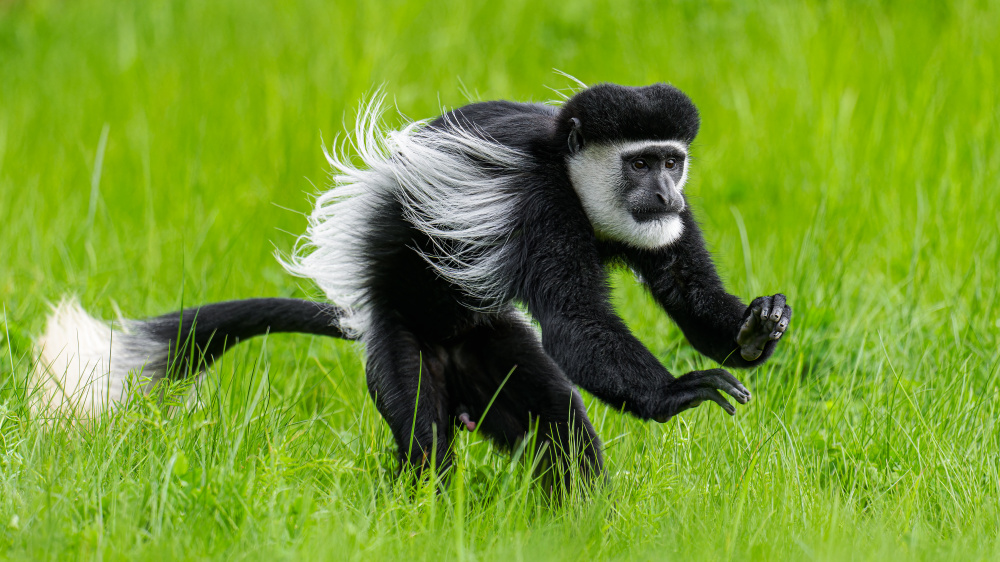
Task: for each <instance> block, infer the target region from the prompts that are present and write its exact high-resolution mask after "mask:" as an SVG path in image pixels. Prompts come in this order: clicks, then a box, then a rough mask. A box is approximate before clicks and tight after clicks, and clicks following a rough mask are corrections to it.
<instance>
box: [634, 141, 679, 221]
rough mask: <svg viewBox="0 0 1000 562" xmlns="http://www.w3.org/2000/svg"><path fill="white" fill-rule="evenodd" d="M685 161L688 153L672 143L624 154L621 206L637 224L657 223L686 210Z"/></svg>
mask: <svg viewBox="0 0 1000 562" xmlns="http://www.w3.org/2000/svg"><path fill="white" fill-rule="evenodd" d="M686 160H687V152H686V151H684V150H682V148H681V147H680V146H675V145H673V144H651V145H645V146H641V147H637V149H636V150H635V151H623V152H622V153H621V170H622V179H623V181H622V204H623V205H624V206H625V208H626V209H627V210H628V212H629V213H630V214H631V215H632V218H633V219H635V220H636V222H649V221H658V220H662V219H665V218H667V217H669V216H670V215H671V214H677V213H680V212H681V211H683V210H684V196H683V195H682V194H681V187H682V186H683V185H684V180H685V174H684V170H685V167H686V166H685V164H687V162H686Z"/></svg>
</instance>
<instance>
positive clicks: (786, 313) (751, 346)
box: [736, 293, 792, 361]
mask: <svg viewBox="0 0 1000 562" xmlns="http://www.w3.org/2000/svg"><path fill="white" fill-rule="evenodd" d="M791 321H792V307H790V306H788V305H787V304H785V295H782V294H781V293H778V294H777V295H774V296H773V297H757V298H755V299H754V300H753V302H752V303H750V306H748V307H747V311H746V314H745V315H744V320H743V325H742V326H741V327H740V331H739V333H737V334H736V343H737V344H738V345H739V346H740V355H742V356H743V359H746V360H747V361H753V360H754V359H757V358H758V357H760V354H761V353H763V352H764V346H765V345H767V343H768V342H770V341H776V340H779V339H781V336H782V335H784V334H785V330H787V329H788V323H789V322H791Z"/></svg>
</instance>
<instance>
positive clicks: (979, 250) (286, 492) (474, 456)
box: [0, 0, 1000, 561]
mask: <svg viewBox="0 0 1000 562" xmlns="http://www.w3.org/2000/svg"><path fill="white" fill-rule="evenodd" d="M376 4H377V5H376ZM998 21H1000V4H998V3H997V2H995V1H984V2H968V3H960V4H954V5H946V4H940V3H928V4H921V3H916V2H895V3H885V4H882V5H875V4H873V3H861V2H857V3H853V2H843V1H840V0H834V1H831V2H822V3H814V4H810V5H805V4H800V3H796V2H789V3H780V2H779V3H763V2H761V3H757V2H745V3H744V2H741V3H738V4H729V3H726V2H711V3H702V2H681V3H677V4H669V5H668V4H662V5H661V4H655V3H650V2H643V1H637V2H599V1H595V2H588V1H580V2H561V3H553V5H551V6H548V5H545V4H544V3H541V2H531V3H529V2H524V1H515V2H511V3H508V4H507V5H506V6H504V7H500V5H499V3H485V2H378V3H376V2H364V3H358V5H356V6H352V5H348V3H346V2H342V3H324V2H318V1H308V0H307V1H305V2H302V3H300V4H299V5H297V6H295V7H294V8H293V7H290V6H289V4H288V3H279V2H273V3H270V2H236V1H233V0H220V1H217V2H205V3H200V2H174V3H167V2H160V1H156V0H151V1H148V2H113V1H97V0H83V1H79V2H62V1H56V0H51V1H43V0H39V1H25V2H18V1H14V2H13V3H11V2H0V227H2V233H3V234H2V236H0V299H2V307H3V315H4V323H3V325H2V330H0V334H2V335H0V339H2V341H4V344H2V345H0V351H2V355H3V360H2V361H0V548H2V550H0V552H3V554H2V555H0V556H6V557H10V558H30V559H52V560H56V559H58V560H63V559H74V558H83V559H90V558H95V559H126V558H127V559H131V558H134V557H139V558H153V559H174V558H207V557H220V558H221V557H225V558H227V559H233V558H235V559H265V560H270V559H274V558H288V559H299V558H300V557H306V558H310V559H311V558H330V559H338V560H339V559H358V560H376V559H387V558H388V559H392V558H395V559H406V560H409V559H429V560H441V559H466V560H472V559H476V560H505V561H506V560H521V559H542V558H552V559H565V560H579V559H605V558H618V559H640V560H642V559H681V560H685V559H692V558H694V559H710V560H714V559H730V558H731V559H743V560H746V559H760V560H771V559H775V558H792V559H814V558H815V559H839V558H850V559H858V560H890V559H899V558H906V559H924V560H940V559H948V558H951V559H958V560H969V559H997V558H1000V539H998V520H1000V499H998V498H1000V453H998V451H1000V428H998V426H997V417H998V413H1000V394H998V374H1000V372H998V371H1000V367H998V361H1000V358H998V352H997V350H998V349H1000V336H998V334H1000V304H998V292H1000V291H998V288H997V285H998V282H1000V279H998V263H1000V243H998V230H1000V229H998V216H1000V197H998V196H997V187H998V180H1000V144H998V140H997V139H998V135H997V131H998V130H1000V112H998V109H997V108H998V105H997V92H998V91H1000V62H998V60H1000V59H998V58H997V56H996V53H998V52H1000V32H998V26H997V22H998ZM553 68H558V69H561V70H564V71H566V72H568V73H570V74H573V75H575V76H577V77H579V78H580V79H582V80H584V81H586V82H588V83H593V82H598V81H614V82H621V83H627V84H645V83H649V82H653V81H658V80H665V81H670V82H672V83H673V84H675V85H677V86H679V87H681V88H682V89H684V90H685V91H686V92H688V93H689V94H690V95H691V96H692V98H693V99H694V100H695V102H696V103H697V104H698V106H699V108H700V109H701V112H702V118H703V127H702V132H701V134H700V136H699V137H698V139H697V142H696V146H695V149H694V150H695V156H696V158H697V160H696V162H695V168H694V175H693V179H692V182H691V183H689V188H688V192H689V194H691V195H692V201H693V202H694V204H695V205H696V207H697V209H698V214H699V216H700V218H701V220H702V222H703V224H704V228H705V231H706V235H707V238H708V240H709V243H710V245H711V247H712V248H713V250H714V251H715V255H716V258H717V264H718V266H719V269H720V271H721V273H722V274H723V276H724V277H725V278H726V279H727V283H728V287H729V289H730V290H731V291H733V292H735V293H737V294H739V295H741V296H742V297H744V298H745V299H749V298H751V297H753V296H756V295H758V294H765V293H767V294H770V293H772V292H776V291H783V292H785V293H786V294H788V295H789V298H790V302H791V303H792V304H793V306H794V307H795V319H794V321H793V324H792V327H791V332H790V334H789V336H787V337H786V338H785V340H784V341H783V342H782V344H781V347H780V350H779V351H778V352H777V353H776V354H775V356H774V358H773V359H772V360H771V361H770V362H769V363H768V364H767V365H765V366H764V367H762V368H760V369H757V370H756V371H754V372H749V373H741V374H740V376H741V378H742V379H743V380H744V382H746V383H747V384H748V386H749V387H750V388H751V389H752V390H753V392H754V395H755V398H754V401H753V402H752V403H751V404H749V405H747V406H746V407H742V408H740V411H739V413H738V415H737V416H736V417H735V418H729V417H728V416H725V415H724V414H723V413H722V412H721V411H719V409H718V408H710V407H704V406H703V407H701V408H698V409H697V410H694V411H691V412H688V413H685V414H683V415H682V416H680V417H679V418H678V419H675V420H673V421H671V422H670V423H668V424H665V425H658V424H653V423H643V422H640V421H637V420H635V419H631V418H629V417H627V416H624V415H621V414H619V413H617V412H615V411H613V410H609V409H608V408H606V407H604V406H603V405H601V404H598V403H597V402H596V401H594V400H592V399H588V406H589V410H590V414H591V416H592V418H593V420H594V423H595V424H596V426H597V428H598V430H599V432H600V434H601V435H602V437H603V438H604V440H605V442H606V444H607V449H606V456H607V458H608V463H607V468H608V474H609V476H610V485H609V486H608V487H607V488H606V489H604V490H602V491H600V492H599V493H597V494H595V496H594V497H591V498H590V499H579V498H571V499H569V500H567V501H565V502H562V503H560V504H552V503H551V502H549V501H548V499H547V497H546V494H545V493H543V491H542V490H540V489H539V488H538V487H537V486H532V485H531V482H530V471H529V470H528V469H526V468H525V461H523V460H520V459H512V458H510V457H507V456H503V455H498V454H495V452H494V451H493V450H492V449H491V447H490V446H489V444H487V443H485V442H482V441H481V439H479V438H470V437H469V436H468V435H466V436H464V437H463V438H462V439H461V441H460V443H459V446H458V462H457V465H456V474H455V477H454V478H453V479H452V483H451V487H450V488H449V490H448V491H446V492H445V493H442V494H440V495H437V494H434V493H433V492H432V491H430V490H429V489H422V490H419V491H417V492H416V493H414V494H411V493H409V492H408V490H407V489H406V488H405V486H402V485H400V484H399V483H396V482H395V481H394V478H393V470H394V468H393V460H392V459H393V456H392V439H391V436H390V435H389V432H388V430H387V428H386V427H385V425H384V423H383V422H382V421H381V420H380V419H379V418H378V416H377V415H376V414H375V412H374V410H373V407H372V404H371V403H370V400H369V399H368V397H367V393H366V391H365V389H364V376H363V371H362V363H361V359H360V358H359V356H358V353H357V352H356V350H355V349H354V348H353V347H352V346H351V345H349V344H344V343H333V342H329V341H325V340H319V339H311V338H306V337H293V336H281V337H271V338H269V339H268V340H267V341H266V342H255V343H252V344H249V345H246V346H244V347H242V348H241V349H239V350H238V351H236V352H234V353H232V354H230V355H227V356H226V358H225V360H224V361H223V362H222V363H221V364H220V365H219V366H218V367H217V368H215V369H213V370H212V372H211V375H210V377H209V380H208V381H207V383H206V384H205V385H204V386H203V387H202V388H201V389H200V393H201V397H202V400H203V402H204V407H202V408H200V409H197V410H187V409H184V408H175V410H176V411H175V413H174V414H173V415H169V412H168V408H167V407H165V406H163V405H158V404H156V403H154V402H150V401H147V400H142V399H137V400H135V401H134V402H133V403H132V404H131V405H130V406H129V407H127V408H124V409H122V410H121V411H120V412H119V413H118V414H117V415H116V416H113V417H108V418H105V419H100V420H97V421H95V422H94V423H92V424H86V425H81V426H78V427H75V428H71V427H63V426H56V427H49V426H47V425H45V424H43V423H41V422H40V421H38V420H36V419H33V418H32V416H31V415H30V412H29V409H28V407H27V404H26V401H25V398H24V395H25V390H24V379H25V376H26V375H27V373H28V371H29V367H30V363H31V361H32V357H31V355H30V349H29V343H28V342H29V341H30V338H31V337H32V335H34V334H37V333H38V332H39V331H40V330H41V327H42V324H43V321H44V317H45V314H46V311H47V302H50V301H53V300H57V299H58V298H59V296H60V295H62V294H64V293H76V294H78V295H80V297H81V300H82V301H83V302H84V303H85V304H86V305H87V306H88V307H89V308H90V309H91V310H92V311H94V312H95V313H97V314H99V315H101V316H103V317H105V318H110V317H113V316H114V314H115V307H116V306H119V307H120V309H121V310H122V311H124V313H125V314H128V315H133V316H143V315H152V314H158V313H162V312H166V311H169V310H174V309H176V308H177V307H179V306H181V305H192V304H195V303H202V302H207V301H214V300H221V299H232V298H242V297H251V296H269V295H297V296H312V297H316V296H317V291H316V289H315V288H314V287H312V286H310V285H308V284H307V283H305V282H303V281H301V280H297V279H293V278H290V277H289V276H288V275H287V274H285V273H284V272H283V271H282V269H281V267H280V266H279V265H278V263H277V262H276V261H275V260H274V259H273V255H272V254H273V253H274V251H275V249H277V250H280V251H288V250H289V249H290V248H291V247H292V245H293V243H294V239H295V235H296V234H298V233H300V232H302V230H303V229H304V227H305V218H304V217H303V216H302V214H301V213H303V212H306V211H308V209H309V204H310V203H309V202H310V197H309V194H312V193H315V192H316V191H317V190H318V189H322V188H323V187H324V185H325V184H326V181H327V180H326V173H327V169H326V167H325V165H324V160H323V158H322V154H321V150H320V149H321V143H322V140H321V139H325V140H326V142H328V143H329V142H330V141H331V140H333V139H334V138H335V137H336V136H337V135H338V134H340V133H341V132H342V131H343V130H344V127H345V125H349V124H350V123H351V122H352V120H353V114H354V110H355V108H356V107H357V102H358V100H359V99H361V98H362V97H364V96H365V95H366V94H368V93H370V92H372V90H373V89H374V88H375V87H378V86H379V85H383V84H384V85H385V89H386V91H387V92H388V93H389V94H390V100H392V101H394V102H395V105H396V106H397V107H398V108H399V111H400V112H401V113H403V114H405V115H407V116H409V117H411V118H423V117H429V116H433V115H435V114H437V113H438V112H439V110H440V107H441V106H442V105H444V106H449V107H452V106H455V105H459V104H461V103H464V102H465V101H467V100H469V99H493V98H509V99H517V100H545V99H551V98H555V97H556V94H554V93H553V92H551V91H550V90H548V89H547V87H551V88H554V89H565V88H567V87H568V86H570V85H571V83H570V82H569V81H568V80H567V79H565V78H563V77H561V76H559V75H557V74H555V73H553V71H552V69H553ZM391 119H398V117H391ZM102 139H103V140H102ZM615 279H616V285H617V288H616V293H615V295H616V302H617V305H618V306H619V308H620V311H621V313H622V315H623V316H624V317H625V318H626V319H627V321H628V322H629V324H630V325H631V326H632V328H633V329H634V330H635V332H636V333H637V335H639V337H640V338H641V339H642V340H643V341H644V342H646V344H647V345H648V346H650V348H651V349H652V350H653V352H654V353H655V354H656V355H657V356H658V357H660V358H661V359H662V360H663V362H664V364H665V365H667V366H668V368H670V369H671V370H673V371H674V372H684V371H687V370H690V369H693V368H705V367H708V366H711V362H709V361H707V360H705V359H704V358H701V357H699V356H698V355H697V354H695V353H694V352H693V351H692V350H691V348H690V347H689V346H687V345H686V343H685V341H684V340H683V337H682V336H681V334H680V333H679V331H678V330H677V329H676V328H675V327H674V326H673V325H672V324H671V323H670V321H669V320H668V319H667V318H666V317H665V315H664V314H663V313H662V312H660V311H659V310H657V309H656V308H655V306H654V305H653V303H652V301H651V300H650V299H649V298H648V297H647V296H646V295H645V294H644V293H643V292H642V291H641V290H640V288H638V287H637V286H636V285H635V283H634V282H632V281H631V280H630V279H629V277H628V276H625V275H616V278H615Z"/></svg>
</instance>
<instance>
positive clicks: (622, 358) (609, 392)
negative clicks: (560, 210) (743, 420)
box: [520, 217, 750, 421]
mask: <svg viewBox="0 0 1000 562" xmlns="http://www.w3.org/2000/svg"><path fill="white" fill-rule="evenodd" d="M547 219H551V220H547ZM552 221H554V222H552ZM573 223H574V221H573V220H572V217H546V218H538V219H536V220H534V221H529V222H528V223H527V224H528V225H542V226H540V227H538V226H526V227H525V228H524V229H523V230H522V233H521V240H522V243H523V244H524V246H523V252H524V259H523V260H522V267H523V270H522V274H521V276H520V277H521V287H520V292H521V296H522V298H523V300H524V301H525V302H526V304H527V305H528V307H529V309H530V310H531V312H532V314H533V315H534V317H535V318H536V319H537V320H538V321H539V323H540V324H541V327H542V343H543V345H544V347H545V351H546V352H547V353H548V354H549V355H550V356H551V357H552V359H553V360H555V362H556V363H557V364H558V365H559V366H560V368H562V370H563V371H564V372H565V373H566V375H567V376H568V377H569V379H570V380H571V381H573V382H574V383H576V384H578V385H580V386H581V387H583V388H585V389H586V390H588V391H589V392H591V393H593V394H594V395H595V396H597V397H598V398H600V399H601V400H603V401H604V402H607V403H608V404H611V405H612V406H614V407H616V408H624V409H625V410H627V411H629V412H631V413H633V414H635V415H636V416H638V417H641V418H646V419H656V420H658V421H666V420H668V419H670V418H671V417H673V416H674V415H676V414H677V413H679V412H681V411H684V410H686V409H688V408H691V407H694V406H697V405H698V404H700V403H701V402H703V401H705V400H711V401H713V402H716V403H717V404H719V406H721V407H722V408H723V409H725V410H726V411H727V412H728V413H729V414H733V413H735V408H734V407H733V405H732V404H730V403H729V402H728V401H727V400H726V399H725V398H723V396H722V395H721V394H720V392H719V391H722V392H725V393H727V394H729V395H730V396H732V397H733V398H735V399H736V400H737V401H738V402H740V403H746V402H747V401H748V400H749V399H750V393H749V392H748V391H747V389H746V388H744V387H743V385H742V384H740V382H739V381H737V380H736V379H735V378H733V376H732V375H730V374H729V373H727V372H726V371H724V370H722V369H711V370H708V371H694V372H691V373H687V374H685V375H684V376H682V377H680V378H676V379H675V378H674V377H673V376H672V375H671V374H670V373H669V372H668V371H667V370H666V369H665V368H664V367H663V366H662V365H661V364H660V362H659V361H658V360H657V359H656V357H654V356H653V354H652V353H650V352H649V350H647V349H646V347H645V346H644V345H642V343H641V342H639V340H638V339H636V337H635V336H633V335H632V333H631V332H630V331H629V330H628V328H627V327H626V326H625V325H624V323H623V322H622V321H621V319H620V318H619V317H618V316H617V314H615V312H614V309H613V307H612V306H611V303H610V299H609V289H608V285H607V277H606V273H605V271H604V268H603V266H602V264H601V260H600V256H599V254H598V252H597V248H596V246H595V245H594V244H593V233H592V232H591V231H589V230H587V228H589V227H579V225H577V228H574V224H573ZM552 224H556V225H558V228H552ZM546 225H547V227H546Z"/></svg>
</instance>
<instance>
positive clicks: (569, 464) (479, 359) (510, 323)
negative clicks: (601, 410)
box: [448, 312, 603, 487]
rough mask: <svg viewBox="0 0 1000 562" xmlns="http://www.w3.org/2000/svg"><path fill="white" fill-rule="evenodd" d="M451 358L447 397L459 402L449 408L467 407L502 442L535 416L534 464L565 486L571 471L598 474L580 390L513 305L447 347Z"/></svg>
mask: <svg viewBox="0 0 1000 562" xmlns="http://www.w3.org/2000/svg"><path fill="white" fill-rule="evenodd" d="M452 358H453V361H454V363H455V369H454V371H450V374H449V377H448V391H449V396H450V400H451V403H452V404H454V405H461V408H460V409H461V410H462V411H456V412H453V413H452V414H453V415H455V416H460V415H461V414H467V415H468V419H469V420H471V421H474V422H475V423H476V424H478V427H479V428H480V430H481V431H482V432H483V433H484V434H486V435H487V436H489V437H490V438H491V439H492V440H493V441H494V442H496V443H497V444H498V445H499V446H500V447H502V448H504V449H507V450H510V449H512V448H514V447H515V446H516V445H517V443H518V442H520V441H521V440H522V439H524V438H525V437H526V436H527V435H528V433H529V432H530V431H531V430H532V429H533V428H534V426H535V424H537V427H538V430H539V433H540V435H539V441H538V445H539V450H540V451H541V453H542V454H543V455H544V459H543V464H542V466H541V468H542V469H543V470H547V471H548V470H550V469H551V471H550V472H549V474H548V476H551V475H555V476H559V477H561V478H562V479H563V482H564V484H565V485H566V486H567V487H568V486H571V485H572V483H573V479H574V478H575V476H576V475H577V474H579V475H580V476H581V477H582V478H583V480H584V481H587V482H589V481H592V480H594V479H595V478H596V477H597V476H598V475H600V473H601V471H602V467H603V458H602V454H601V442H600V439H599V437H598V436H597V433H596V432H595V431H594V427H593V425H591V423H590V420H589V419H588V418H587V412H586V409H585V408H584V406H583V401H582V400H581V398H580V394H579V393H578V392H577V391H576V388H575V387H574V386H573V384H572V383H571V382H570V381H569V379H567V378H566V375H565V374H563V372H562V370H561V369H560V368H559V366H558V365H556V364H555V362H554V361H552V359H551V358H550V357H549V356H548V355H546V354H545V351H544V350H543V349H542V345H541V343H540V342H539V340H538V336H537V335H536V334H535V332H534V330H533V329H532V328H531V326H530V325H529V324H528V323H527V321H526V320H524V319H522V318H520V317H519V315H517V314H516V313H513V312H512V313H508V314H506V315H505V316H504V317H503V318H501V319H500V320H498V321H495V322H493V323H492V324H491V325H490V326H489V327H481V328H478V329H476V330H475V331H474V332H472V333H471V334H469V335H468V336H467V337H466V338H465V339H464V340H463V341H462V342H461V343H460V344H458V345H457V346H456V347H455V348H454V350H453V354H452ZM508 374H509V375H510V376H509V378H508ZM505 379H506V382H504V381H505ZM501 385H502V386H501ZM494 396H495V398H494ZM491 400H493V403H492V404H491V405H490V401H491ZM487 406H489V411H486V408H487ZM484 414H485V415H484ZM456 425H457V424H456ZM573 467H576V470H573Z"/></svg>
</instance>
